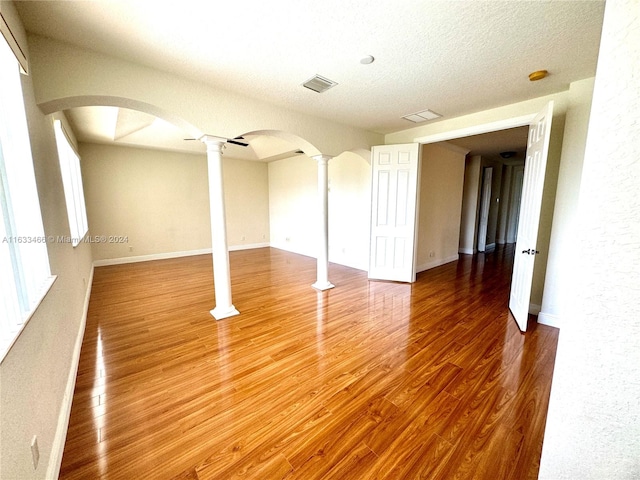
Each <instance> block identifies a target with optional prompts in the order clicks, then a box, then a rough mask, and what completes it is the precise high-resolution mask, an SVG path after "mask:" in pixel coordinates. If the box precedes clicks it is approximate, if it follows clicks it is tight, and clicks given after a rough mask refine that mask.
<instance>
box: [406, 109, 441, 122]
mask: <svg viewBox="0 0 640 480" xmlns="http://www.w3.org/2000/svg"><path fill="white" fill-rule="evenodd" d="M441 116H442V115H440V114H439V113H436V112H432V111H431V110H423V111H422V112H418V113H412V114H411V115H405V116H404V117H402V118H404V119H405V120H409V121H410V122H413V123H422V122H426V121H427V120H435V119H436V118H440V117H441Z"/></svg>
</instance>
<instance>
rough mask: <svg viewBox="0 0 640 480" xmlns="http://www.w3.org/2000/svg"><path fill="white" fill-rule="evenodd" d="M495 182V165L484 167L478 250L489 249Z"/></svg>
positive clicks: (478, 226) (477, 240)
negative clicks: (488, 239) (490, 213)
mask: <svg viewBox="0 0 640 480" xmlns="http://www.w3.org/2000/svg"><path fill="white" fill-rule="evenodd" d="M492 183H493V167H482V182H481V187H480V214H479V215H478V225H477V227H476V230H477V232H478V233H477V235H476V236H477V238H476V248H477V250H478V252H482V253H484V252H485V251H486V250H487V230H488V227H489V210H490V209H491V191H492Z"/></svg>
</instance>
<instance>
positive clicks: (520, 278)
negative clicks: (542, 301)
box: [509, 102, 553, 332]
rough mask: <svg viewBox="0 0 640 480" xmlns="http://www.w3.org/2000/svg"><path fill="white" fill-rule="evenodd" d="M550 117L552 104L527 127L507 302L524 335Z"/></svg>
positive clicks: (527, 315) (547, 150) (547, 147)
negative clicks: (527, 133)
mask: <svg viewBox="0 0 640 480" xmlns="http://www.w3.org/2000/svg"><path fill="white" fill-rule="evenodd" d="M552 116H553V102H549V104H548V105H547V106H546V107H545V108H544V109H543V110H542V111H541V112H540V113H538V115H536V117H535V119H534V120H533V122H532V123H531V125H530V127H529V140H528V142H527V154H526V162H525V166H524V179H523V184H522V200H521V204H520V216H519V219H518V235H517V239H516V247H515V248H516V250H515V259H514V263H513V276H512V278H511V296H510V298H509V308H510V309H511V313H512V314H513V316H514V318H515V320H516V322H517V323H518V327H520V330H521V331H523V332H524V331H526V330H527V321H528V318H529V302H530V299H531V284H532V280H533V265H534V262H535V255H536V253H538V252H537V250H536V248H537V245H536V243H537V239H538V225H539V223H540V207H541V205H542V194H543V187H544V175H545V171H546V167H547V154H548V152H549V136H550V132H551V119H552Z"/></svg>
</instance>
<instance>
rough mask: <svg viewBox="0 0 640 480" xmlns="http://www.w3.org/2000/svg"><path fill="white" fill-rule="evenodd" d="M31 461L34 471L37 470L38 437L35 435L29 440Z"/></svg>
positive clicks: (38, 457)
mask: <svg viewBox="0 0 640 480" xmlns="http://www.w3.org/2000/svg"><path fill="white" fill-rule="evenodd" d="M31 459H32V460H33V469H34V470H35V469H37V468H38V461H40V449H39V448H38V437H37V436H36V435H34V436H33V438H32V439H31Z"/></svg>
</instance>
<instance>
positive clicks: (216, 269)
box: [200, 135, 240, 320]
mask: <svg viewBox="0 0 640 480" xmlns="http://www.w3.org/2000/svg"><path fill="white" fill-rule="evenodd" d="M200 140H201V141H202V142H204V143H205V144H206V145H207V163H208V167H209V209H210V215H211V249H212V253H213V286H214V289H215V294H216V305H215V308H214V309H213V310H211V315H213V317H214V318H215V319H216V320H222V319H223V318H227V317H231V316H233V315H238V314H239V313H240V312H238V310H236V308H235V307H234V306H233V303H231V275H230V269H229V249H228V247H227V222H226V218H225V210H224V187H223V185H222V149H223V148H224V144H225V142H226V140H225V139H224V138H218V137H213V136H211V135H204V136H202V137H201V138H200Z"/></svg>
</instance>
